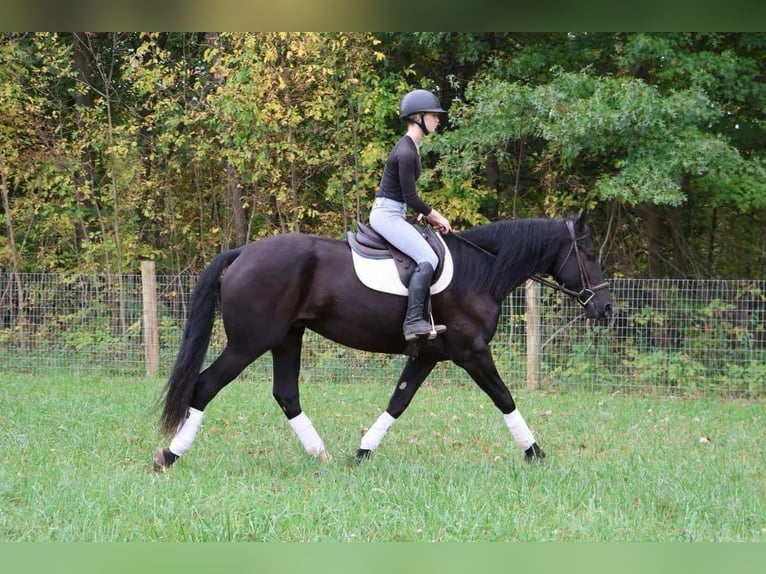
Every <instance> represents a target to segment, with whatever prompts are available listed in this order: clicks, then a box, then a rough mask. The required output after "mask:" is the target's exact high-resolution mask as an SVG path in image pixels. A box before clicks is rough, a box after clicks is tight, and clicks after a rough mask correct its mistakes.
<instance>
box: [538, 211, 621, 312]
mask: <svg viewBox="0 0 766 574" xmlns="http://www.w3.org/2000/svg"><path fill="white" fill-rule="evenodd" d="M585 219H586V216H585V214H582V215H580V216H579V217H578V218H577V219H567V220H566V221H565V222H566V228H567V231H566V233H567V239H566V240H564V241H562V247H561V249H560V251H559V253H558V255H557V256H556V260H555V262H554V265H553V273H552V276H553V278H554V279H555V280H556V282H558V283H559V285H561V286H562V287H563V288H564V290H565V292H566V293H569V294H570V295H572V296H574V297H575V298H576V299H577V301H578V302H579V303H580V305H582V306H583V308H584V309H585V315H586V316H587V317H589V318H591V319H595V318H599V317H603V316H605V315H609V314H610V313H611V310H612V296H611V294H610V293H609V283H608V282H607V280H606V277H605V276H604V270H603V269H602V268H601V264H600V263H599V261H598V258H597V257H596V249H595V247H594V245H593V238H592V237H591V234H590V228H589V226H588V225H587V224H586V223H585Z"/></svg>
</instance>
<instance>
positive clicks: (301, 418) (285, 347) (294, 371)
mask: <svg viewBox="0 0 766 574" xmlns="http://www.w3.org/2000/svg"><path fill="white" fill-rule="evenodd" d="M302 338H303V328H302V327H292V328H291V329H290V331H289V333H288V334H287V337H285V339H284V340H283V341H282V343H281V344H280V345H279V346H278V347H275V348H273V349H272V350H271V355H272V358H273V362H274V386H273V391H272V392H273V394H274V398H275V399H276V401H277V403H278V404H279V406H280V408H281V409H282V412H284V413H285V416H286V417H287V420H288V422H289V423H290V427H291V428H292V429H293V432H295V434H296V435H297V436H298V438H299V439H300V441H301V444H303V448H305V449H306V452H308V453H309V454H310V455H311V456H313V457H316V458H318V459H319V460H321V461H322V463H327V462H328V460H329V456H328V455H327V450H326V449H325V447H324V443H323V442H322V438H321V437H320V436H319V433H317V431H316V429H315V428H314V425H313V423H312V422H311V419H309V417H308V416H307V415H306V413H304V412H303V410H302V409H301V402H300V396H299V391H298V375H299V374H300V368H301V346H302Z"/></svg>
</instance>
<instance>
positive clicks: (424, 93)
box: [399, 90, 447, 135]
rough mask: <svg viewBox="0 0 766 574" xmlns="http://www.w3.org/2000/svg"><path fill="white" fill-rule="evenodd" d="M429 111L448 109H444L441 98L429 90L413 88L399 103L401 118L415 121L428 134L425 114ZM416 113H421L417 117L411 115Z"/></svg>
mask: <svg viewBox="0 0 766 574" xmlns="http://www.w3.org/2000/svg"><path fill="white" fill-rule="evenodd" d="M429 112H430V113H434V114H446V113H447V111H446V110H443V109H442V107H441V104H440V103H439V98H437V97H436V96H435V95H434V94H433V92H429V91H428V90H412V91H411V92H408V93H407V94H405V96H404V97H403V98H402V101H401V103H400V104H399V119H400V120H405V119H409V120H411V121H414V122H415V123H416V124H417V125H418V126H420V129H421V130H423V133H424V134H426V135H428V130H427V129H426V124H425V122H424V121H423V114H425V113H429ZM416 114H420V115H419V116H418V118H417V119H415V118H412V117H411V116H413V115H416Z"/></svg>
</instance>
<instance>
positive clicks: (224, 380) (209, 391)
mask: <svg viewBox="0 0 766 574" xmlns="http://www.w3.org/2000/svg"><path fill="white" fill-rule="evenodd" d="M259 354H260V353H259ZM259 354H256V355H255V356H254V355H253V354H251V353H248V354H245V355H243V354H241V353H238V352H236V351H234V350H233V349H232V348H231V347H230V346H226V348H225V349H224V350H223V352H222V353H221V354H220V355H219V356H218V358H217V359H216V360H215V361H213V363H212V364H211V365H210V366H209V367H208V368H207V369H205V370H204V371H202V372H201V373H200V375H199V377H198V379H197V382H196V385H195V387H194V395H193V397H192V401H191V404H190V406H189V409H188V411H187V415H186V420H184V422H183V423H182V424H181V426H180V427H179V428H178V430H177V431H176V434H175V436H174V437H173V440H171V441H170V445H169V446H168V447H166V448H160V449H157V450H156V451H155V452H154V455H153V457H152V461H153V464H154V470H156V471H158V472H165V470H166V469H167V467H169V466H170V465H171V464H173V463H174V462H175V461H176V460H177V459H178V457H180V456H181V455H182V454H184V453H185V452H186V451H188V450H189V449H190V448H191V446H192V443H193V442H194V439H195V438H196V436H197V431H198V430H199V427H200V425H201V424H202V417H203V414H204V410H205V407H206V406H207V405H208V403H209V402H210V401H211V400H213V398H214V397H215V396H216V395H217V394H218V392H219V391H220V390H221V389H222V388H223V387H225V386H226V385H228V384H229V383H230V382H231V381H233V380H234V379H235V378H236V377H237V376H238V375H239V374H240V373H241V372H242V371H243V370H244V369H245V367H247V366H248V365H249V364H250V363H251V362H253V360H255V359H256V358H257V357H258V355H259Z"/></svg>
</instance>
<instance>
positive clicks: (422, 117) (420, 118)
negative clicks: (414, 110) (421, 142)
mask: <svg viewBox="0 0 766 574" xmlns="http://www.w3.org/2000/svg"><path fill="white" fill-rule="evenodd" d="M425 117H426V115H425V114H424V113H422V112H421V113H419V114H418V119H416V120H414V121H415V124H417V126H418V127H419V128H420V129H421V130H423V135H426V136H427V135H428V134H429V133H430V132H429V131H428V128H427V127H426V121H425Z"/></svg>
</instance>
